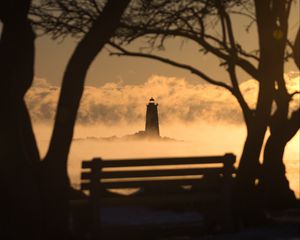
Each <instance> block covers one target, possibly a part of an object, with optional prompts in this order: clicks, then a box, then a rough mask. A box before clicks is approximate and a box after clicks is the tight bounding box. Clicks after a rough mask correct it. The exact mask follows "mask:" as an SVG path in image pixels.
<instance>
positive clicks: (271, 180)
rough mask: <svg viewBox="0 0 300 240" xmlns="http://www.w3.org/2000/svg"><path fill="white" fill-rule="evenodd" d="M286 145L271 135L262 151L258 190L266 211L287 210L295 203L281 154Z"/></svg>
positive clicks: (282, 139)
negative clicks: (262, 157) (262, 160)
mask: <svg viewBox="0 0 300 240" xmlns="http://www.w3.org/2000/svg"><path fill="white" fill-rule="evenodd" d="M286 144H287V142H286V140H285V139H284V138H283V137H280V136H276V135H275V134H271V135H270V136H269V138H268V140H267V143H266V146H265V149H264V162H263V166H262V177H261V179H260V184H259V189H260V192H261V193H260V194H261V196H262V201H263V203H264V207H265V208H266V209H271V210H273V209H280V208H288V207H292V206H294V204H295V203H296V202H295V200H296V198H295V194H294V192H293V191H292V190H291V189H290V188H289V182H288V180H287V178H286V176H285V166H284V163H283V154H284V149H285V146H286Z"/></svg>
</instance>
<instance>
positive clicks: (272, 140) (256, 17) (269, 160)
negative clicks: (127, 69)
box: [111, 0, 299, 217]
mask: <svg viewBox="0 0 300 240" xmlns="http://www.w3.org/2000/svg"><path fill="white" fill-rule="evenodd" d="M291 4H292V1H275V0H274V1H258V0H257V1H219V0H217V1H184V2H182V1H168V0H165V1H151V2H149V1H145V4H144V5H142V7H141V8H142V9H143V13H142V14H141V13H138V10H137V11H136V14H132V13H131V15H130V17H128V18H127V19H125V22H122V23H123V26H124V30H123V31H120V32H119V36H120V38H121V41H120V42H117V44H116V43H112V44H111V45H112V46H113V47H115V48H116V49H117V50H119V52H118V53H113V54H117V55H120V56H122V55H125V56H136V57H146V58H150V59H155V60H158V61H161V62H164V63H168V64H170V65H173V66H176V67H179V68H182V69H186V70H189V71H191V72H192V73H194V74H196V75H198V76H199V77H200V78H202V79H204V80H206V81H207V82H208V83H211V84H213V85H216V86H220V87H223V88H225V89H226V90H229V91H230V92H231V93H232V94H233V96H234V97H235V98H236V99H237V101H238V103H239V104H240V107H241V108H242V111H243V116H244V119H245V122H246V126H247V138H246V141H245V145H244V149H243V153H242V156H241V160H240V164H239V168H238V175H237V192H238V198H237V203H238V205H239V206H240V207H241V208H240V210H239V212H244V213H245V214H246V216H248V217H249V216H251V215H253V214H255V211H253V208H254V207H255V206H252V207H251V204H252V205H255V203H254V202H253V196H254V195H255V194H256V188H255V186H256V183H255V181H256V180H257V179H258V178H260V177H261V179H260V180H261V182H262V183H261V187H262V192H263V196H264V199H266V203H267V204H270V203H272V202H273V203H274V201H277V203H276V204H278V202H280V201H281V200H282V199H280V198H278V197H276V198H275V196H278V195H282V193H284V195H285V196H286V199H289V202H292V201H293V200H295V196H294V194H293V192H292V191H291V190H290V189H289V185H288V181H287V179H286V176H285V168H284V164H283V161H282V159H283V152H284V148H285V146H286V144H287V142H288V141H289V140H290V139H291V138H292V137H293V136H294V135H295V134H296V132H297V130H298V128H299V125H298V123H297V119H298V118H299V116H298V115H299V111H295V112H294V113H293V114H292V117H290V118H289V116H288V111H289V103H290V101H291V99H292V97H293V95H294V93H292V94H290V93H288V92H287V89H286V85H285V80H284V70H283V67H284V60H285V58H286V54H285V50H286V45H287V35H288V19H289V12H290V7H291ZM253 7H254V9H253ZM252 13H254V14H252ZM234 14H239V15H242V16H247V17H249V18H250V20H251V22H250V24H252V23H253V22H255V23H256V26H257V31H258V42H259V50H258V52H259V55H255V54H251V53H249V52H246V51H245V50H244V48H242V46H241V45H240V44H239V43H238V42H237V41H236V39H235V33H234V29H233V24H232V20H231V16H232V15H234ZM139 16H140V17H139ZM141 16H142V17H141ZM211 25H213V26H214V30H219V31H218V32H219V33H220V34H219V35H218V34H213V33H212V31H210V29H209V26H211ZM220 35H221V36H220ZM141 37H148V43H149V47H150V48H151V49H155V48H163V47H164V42H165V40H166V39H167V38H168V37H181V38H184V39H189V40H191V41H193V42H195V43H196V44H198V45H199V47H200V50H202V51H204V52H205V53H210V54H212V55H214V56H216V57H217V58H219V59H220V60H221V61H222V65H224V66H226V68H227V71H228V73H229V76H230V81H231V86H230V85H227V84H225V83H224V82H221V81H217V80H215V79H212V78H210V77H209V76H207V75H206V74H204V73H203V72H202V71H200V70H199V69H196V68H194V67H193V66H191V65H187V64H183V63H179V62H176V61H174V60H171V59H167V58H164V57H161V56H159V55H154V54H149V53H144V52H132V51H128V50H126V49H124V48H123V47H120V44H124V43H131V42H132V41H133V40H136V39H138V38H141ZM254 64H257V65H258V67H255V65H254ZM236 67H239V68H241V69H242V70H244V71H245V72H246V73H248V74H249V75H250V76H251V77H252V78H253V79H256V80H257V81H258V83H259V92H258V98H257V103H256V107H255V108H254V109H251V108H250V107H249V106H248V104H247V102H246V101H245V99H244V96H243V95H242V93H241V91H240V89H239V85H238V79H237V76H236V73H235V69H236ZM276 85H277V86H278V87H277V88H276V87H275V86H276ZM273 102H275V103H276V111H275V113H274V114H271V108H272V103H273ZM270 119H271V121H270ZM298 122H299V121H298ZM268 127H270V130H271V135H270V137H269V139H268V141H267V144H266V147H265V151H264V164H263V169H262V171H261V175H260V171H259V155H260V152H261V148H262V145H263V140H264V137H265V133H266V130H267V128H268ZM274 184H278V186H279V187H278V188H274Z"/></svg>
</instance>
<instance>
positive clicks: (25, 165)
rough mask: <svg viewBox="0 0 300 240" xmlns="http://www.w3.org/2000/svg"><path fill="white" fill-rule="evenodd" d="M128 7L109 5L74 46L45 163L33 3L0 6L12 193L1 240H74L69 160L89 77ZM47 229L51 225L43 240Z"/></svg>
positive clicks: (6, 175) (4, 156)
mask: <svg viewBox="0 0 300 240" xmlns="http://www.w3.org/2000/svg"><path fill="white" fill-rule="evenodd" d="M129 1H130V0H122V1H117V0H109V1H107V2H106V3H105V4H103V7H102V8H101V9H99V14H98V16H97V18H96V19H95V21H94V22H93V24H92V26H91V27H90V28H89V30H88V31H87V32H86V34H85V35H84V36H83V37H82V39H81V40H80V41H79V43H78V45H77V47H76V48H75V51H74V53H73V54H72V56H71V59H70V61H69V63H68V66H67V68H66V71H65V74H64V78H63V83H62V88H61V93H60V98H59V103H58V108H57V114H56V118H55V126H54V130H53V134H52V138H51V142H50V146H49V150H48V152H47V155H46V157H45V159H44V161H42V162H41V163H40V161H39V160H40V159H39V154H38V150H37V147H36V142H35V138H34V134H33V131H32V127H31V122H30V117H29V115H28V112H27V108H26V105H25V103H24V95H25V93H26V91H27V90H28V89H29V88H30V86H31V83H32V80H33V76H34V73H33V67H34V39H35V34H34V32H33V31H32V28H31V22H30V21H29V20H28V19H27V14H28V10H29V7H30V4H31V1H29V0H28V1H27V0H26V1H21V2H20V1H15V0H13V1H6V2H4V3H2V2H1V4H0V20H1V22H2V24H3V30H2V34H1V41H0V53H1V55H0V61H1V62H0V76H1V80H2V79H3V80H2V81H1V87H3V88H1V90H2V89H3V90H2V91H3V94H1V110H2V111H3V112H4V113H5V116H3V118H1V130H3V131H1V133H2V139H1V186H3V187H2V190H3V192H4V193H5V194H6V195H7V198H4V197H3V198H1V201H3V205H1V209H2V208H3V210H4V211H3V213H4V214H2V212H1V215H2V216H1V223H3V225H2V224H1V230H2V228H3V231H2V232H1V234H4V237H5V239H11V238H13V239H15V238H16V239H21V238H28V239H67V238H68V234H69V233H68V230H69V226H68V221H69V215H68V213H69V212H68V207H69V190H70V185H69V179H68V174H67V159H68V154H69V149H70V144H71V141H72V137H73V128H74V124H75V120H76V114H77V111H78V106H79V102H80V99H81V95H82V92H83V85H84V80H85V76H86V73H87V70H88V68H89V66H90V64H91V62H92V61H93V59H94V58H95V56H96V55H97V54H98V53H99V52H100V51H101V49H102V48H103V46H104V45H105V43H106V42H107V41H109V39H110V38H111V37H112V35H113V34H114V32H115V30H116V28H117V27H118V25H119V21H120V18H121V16H122V14H123V11H124V10H125V9H126V7H127V5H128V3H129ZM2 163H3V164H2ZM40 165H41V166H40ZM40 180H41V181H40ZM1 203H2V202H1ZM42 215H43V216H42ZM41 224H43V225H44V227H45V228H43V233H42V234H43V236H42V237H41V235H40V232H39V230H41V229H42V228H41ZM3 232H4V233H3ZM5 234H6V235H5Z"/></svg>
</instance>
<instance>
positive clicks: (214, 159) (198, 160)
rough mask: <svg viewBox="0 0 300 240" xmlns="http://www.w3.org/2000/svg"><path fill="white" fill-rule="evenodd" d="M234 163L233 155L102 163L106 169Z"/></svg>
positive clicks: (108, 161)
mask: <svg viewBox="0 0 300 240" xmlns="http://www.w3.org/2000/svg"><path fill="white" fill-rule="evenodd" d="M229 161H230V162H232V163H234V161H235V158H232V155H224V156H209V157H179V158H152V159H147V158H146V159H145V158H144V159H131V160H104V161H102V163H101V166H102V167H103V168H105V167H110V168H112V167H143V166H160V165H185V164H202V163H224V162H229Z"/></svg>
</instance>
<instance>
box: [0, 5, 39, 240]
mask: <svg viewBox="0 0 300 240" xmlns="http://www.w3.org/2000/svg"><path fill="white" fill-rule="evenodd" d="M29 5H30V1H22V2H20V1H13V0H12V1H6V2H3V3H1V11H0V19H1V21H2V23H3V30H2V35H1V40H0V77H1V81H0V84H1V94H0V108H1V112H2V113H3V114H2V115H1V118H0V132H1V139H0V154H1V155H0V161H1V164H0V171H1V174H0V186H1V192H2V195H1V200H0V201H1V203H0V208H1V216H0V218H1V220H0V222H1V223H0V232H1V237H2V238H3V239H22V238H28V239H41V232H40V230H41V223H42V216H41V202H40V195H39V186H38V185H37V183H38V179H37V177H36V166H37V163H38V161H39V153H38V150H37V147H36V142H35V138H34V134H33V131H32V126H31V122H30V118H29V115H28V112H27V108H26V105H25V102H24V100H23V97H24V94H25V93H26V91H27V90H28V88H29V87H30V85H31V83H32V79H33V67H34V66H33V62H34V39H35V36H34V33H33V31H32V28H31V25H30V23H29V21H28V19H27V12H28V7H29Z"/></svg>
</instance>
